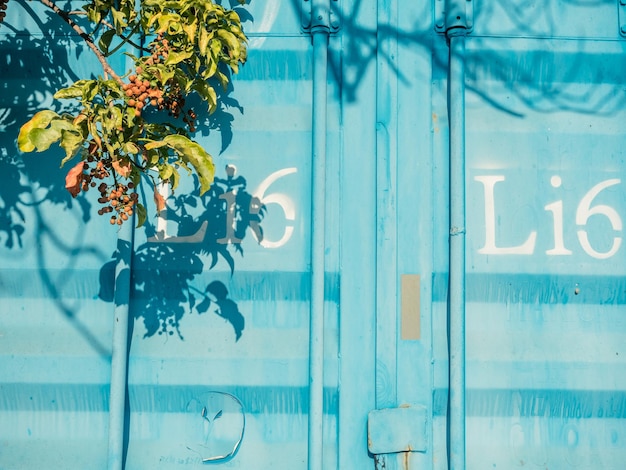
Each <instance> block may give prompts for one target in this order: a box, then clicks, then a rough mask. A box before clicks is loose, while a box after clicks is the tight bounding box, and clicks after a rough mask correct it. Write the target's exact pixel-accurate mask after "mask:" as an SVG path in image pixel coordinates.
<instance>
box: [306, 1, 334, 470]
mask: <svg viewBox="0 0 626 470" xmlns="http://www.w3.org/2000/svg"><path fill="white" fill-rule="evenodd" d="M310 32H311V38H312V44H313V90H312V92H313V97H312V104H313V112H312V119H313V122H312V123H311V132H312V145H311V160H312V162H311V166H312V178H311V192H312V204H311V271H312V272H311V314H310V317H311V319H310V326H309V436H308V468H309V470H322V468H323V465H324V460H323V456H324V277H325V276H324V273H325V272H326V270H325V266H326V263H325V257H326V249H325V247H326V240H325V239H326V228H325V227H326V140H327V139H326V134H327V124H326V122H327V119H326V114H327V109H328V106H327V99H328V98H327V92H328V86H327V81H328V36H329V34H330V5H329V4H328V1H326V0H312V1H311V29H310Z"/></svg>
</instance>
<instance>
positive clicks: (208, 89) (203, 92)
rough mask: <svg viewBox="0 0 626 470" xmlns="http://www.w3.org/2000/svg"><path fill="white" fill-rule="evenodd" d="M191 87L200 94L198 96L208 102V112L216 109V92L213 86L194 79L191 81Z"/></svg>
mask: <svg viewBox="0 0 626 470" xmlns="http://www.w3.org/2000/svg"><path fill="white" fill-rule="evenodd" d="M193 89H194V90H195V91H196V92H197V93H198V95H200V97H201V98H202V99H203V100H204V101H207V102H208V103H209V112H210V113H212V112H214V111H215V110H216V109H217V93H215V88H213V87H212V86H211V85H209V84H208V83H207V82H205V81H201V80H196V81H195V82H194V83H193Z"/></svg>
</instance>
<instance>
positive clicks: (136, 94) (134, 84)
mask: <svg viewBox="0 0 626 470" xmlns="http://www.w3.org/2000/svg"><path fill="white" fill-rule="evenodd" d="M137 71H138V72H141V67H137ZM128 78H129V80H130V83H125V84H124V86H123V90H124V92H125V93H126V96H127V97H128V98H129V100H128V106H130V107H131V108H135V116H137V117H139V116H140V115H141V110H142V109H143V108H144V107H145V106H146V104H147V103H148V102H149V103H150V104H151V105H152V106H159V107H163V105H164V103H165V100H164V99H163V91H162V90H159V89H157V88H153V87H152V86H151V85H150V82H149V81H148V80H143V79H142V78H141V77H138V76H137V75H131V76H130V77H128Z"/></svg>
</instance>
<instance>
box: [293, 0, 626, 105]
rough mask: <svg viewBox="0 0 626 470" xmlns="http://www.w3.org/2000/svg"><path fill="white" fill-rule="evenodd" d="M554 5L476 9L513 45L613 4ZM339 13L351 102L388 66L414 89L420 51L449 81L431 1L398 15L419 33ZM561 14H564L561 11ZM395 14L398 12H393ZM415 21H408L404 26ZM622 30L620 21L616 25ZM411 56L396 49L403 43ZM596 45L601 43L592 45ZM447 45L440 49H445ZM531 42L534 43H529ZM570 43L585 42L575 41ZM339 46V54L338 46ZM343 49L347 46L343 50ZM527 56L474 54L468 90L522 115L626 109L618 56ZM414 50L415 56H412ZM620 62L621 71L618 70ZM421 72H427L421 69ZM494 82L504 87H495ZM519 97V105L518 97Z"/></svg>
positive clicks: (335, 64) (354, 11)
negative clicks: (410, 70)
mask: <svg viewBox="0 0 626 470" xmlns="http://www.w3.org/2000/svg"><path fill="white" fill-rule="evenodd" d="M291 3H292V9H293V10H294V12H295V15H296V16H297V17H300V16H301V15H303V3H302V2H300V1H299V0H291ZM556 3H557V2H554V5H551V7H550V8H547V7H545V8H544V7H542V6H536V7H534V6H529V4H528V2H525V1H523V0H512V1H511V2H507V4H506V7H503V6H501V5H500V4H499V3H498V2H485V3H481V4H480V5H479V6H480V8H477V6H475V17H474V24H475V25H480V24H484V23H486V22H489V21H494V18H499V19H501V20H502V21H501V22H502V23H503V24H506V25H509V26H508V28H504V27H503V30H502V31H501V33H499V34H501V36H502V37H501V38H499V42H500V44H501V45H502V44H513V43H511V42H509V43H507V42H506V41H510V38H513V37H523V38H526V39H532V38H538V39H546V38H550V37H552V36H554V35H555V34H557V31H558V28H559V26H560V24H561V23H560V17H559V14H562V11H563V7H565V6H571V7H573V8H581V9H588V10H581V11H583V12H584V11H589V12H591V11H593V9H594V8H597V7H599V6H602V5H604V6H606V5H607V3H610V2H609V1H607V0H565V1H563V2H558V5H556ZM330 5H331V8H332V10H333V15H334V17H335V18H336V21H337V23H338V24H340V25H341V26H340V30H339V32H338V33H337V35H338V36H341V42H340V52H339V51H337V52H334V53H333V52H332V51H331V54H330V55H329V68H330V73H331V75H332V77H333V79H334V80H335V82H337V83H338V84H340V86H341V92H342V93H343V95H344V96H345V99H346V100H347V101H348V102H350V101H355V100H356V99H357V97H358V90H359V87H360V86H361V83H362V80H363V79H364V77H365V75H366V74H367V73H368V71H369V72H370V73H371V71H372V69H373V68H375V67H377V66H381V65H382V66H385V67H388V69H389V70H390V71H391V75H392V76H395V78H396V79H397V80H398V81H399V82H401V83H403V84H404V85H405V86H410V85H411V83H412V82H413V83H417V82H415V78H414V77H412V76H410V75H407V74H406V73H404V72H403V68H404V64H403V63H402V60H401V57H405V59H404V60H407V61H411V60H413V59H414V57H415V55H414V54H415V53H414V52H411V50H412V49H413V50H414V51H415V52H419V51H421V52H427V53H428V55H429V56H430V55H431V54H430V52H431V51H434V54H432V60H433V72H432V73H433V78H435V79H437V78H438V77H441V78H444V77H445V75H446V70H447V47H446V39H445V36H444V35H442V34H436V33H435V32H434V26H433V24H432V23H431V21H424V20H423V18H430V17H431V15H432V13H431V11H430V8H431V5H430V4H427V3H424V5H423V7H419V6H418V7H415V8H416V9H418V8H421V11H412V12H408V13H407V14H405V12H403V11H399V12H398V17H403V14H404V17H407V15H413V16H414V17H415V20H414V24H415V26H414V27H413V28H411V27H409V28H406V27H405V28H399V27H397V26H396V25H395V24H392V23H391V22H386V21H384V20H379V21H378V24H377V25H376V26H375V27H373V26H369V25H364V19H370V18H368V15H369V14H370V12H369V10H367V6H366V5H365V4H364V3H362V2H357V3H356V4H355V5H354V6H353V7H352V8H351V9H350V10H342V8H341V3H340V2H333V1H331V2H330ZM555 9H559V10H558V11H557V10H555ZM389 14H391V13H389ZM403 21H404V22H405V23H408V21H407V20H403ZM615 27H616V31H617V27H618V25H617V19H616V21H615ZM468 37H469V38H470V40H475V43H476V42H477V41H479V40H480V39H478V38H475V37H473V36H472V34H471V33H470V34H469V36H468ZM396 42H397V45H398V47H399V48H401V49H402V50H403V51H404V52H401V54H399V53H398V51H397V50H394V47H395V44H396ZM587 42H588V43H590V42H593V41H587ZM437 43H439V44H437ZM529 44H530V43H529ZM570 44H577V43H576V42H571V41H570ZM333 47H334V46H333V41H332V40H331V49H332V48H333ZM338 47H339V46H338ZM529 47H531V48H530V49H528V50H526V51H521V50H519V49H518V50H515V49H512V48H510V47H503V48H499V49H497V50H496V49H493V48H491V49H489V48H487V49H485V48H484V47H481V46H480V45H479V46H478V48H477V49H471V48H468V50H467V55H466V61H465V62H466V63H465V65H466V89H467V91H468V92H471V93H475V94H476V95H477V96H478V97H480V98H481V99H482V100H483V101H484V102H486V103H487V104H488V105H490V106H492V107H494V108H496V109H499V110H501V111H503V112H506V113H509V114H511V115H513V116H519V117H522V116H524V114H525V113H526V112H528V110H533V111H539V112H558V111H571V112H577V113H586V114H596V115H605V116H608V115H614V114H615V113H616V112H618V111H619V110H621V109H623V108H624V105H626V96H625V94H624V93H623V90H622V88H623V87H621V85H620V84H621V83H622V77H623V76H624V73H625V72H626V71H625V70H624V66H623V65H621V64H622V62H623V61H621V60H620V59H619V58H618V57H602V56H601V55H598V54H597V53H596V52H595V51H593V50H587V49H586V47H587V46H586V45H585V44H583V43H582V42H579V43H578V46H577V47H578V48H577V49H576V50H570V51H568V52H567V53H566V54H561V55H560V56H559V54H557V53H555V52H554V51H551V50H548V49H546V48H544V47H542V46H534V47H535V49H532V47H533V46H532V45H530V46H529ZM407 51H409V52H408V55H407ZM616 64H619V65H616ZM418 73H419V71H418ZM430 73H431V71H430V70H425V71H424V75H423V76H422V77H421V80H423V79H424V78H425V79H426V80H430V79H431V76H430ZM494 82H499V83H500V84H503V85H502V86H496V87H494V86H493V83H494ZM581 84H584V85H587V84H596V85H597V84H608V85H615V86H614V87H612V88H611V87H597V86H595V87H594V86H580V85H581ZM512 97H514V98H515V99H511V98H512Z"/></svg>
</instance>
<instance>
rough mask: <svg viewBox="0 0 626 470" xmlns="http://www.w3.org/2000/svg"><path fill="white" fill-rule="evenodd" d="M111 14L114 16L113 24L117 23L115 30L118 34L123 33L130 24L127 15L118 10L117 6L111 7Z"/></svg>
mask: <svg viewBox="0 0 626 470" xmlns="http://www.w3.org/2000/svg"><path fill="white" fill-rule="evenodd" d="M111 16H113V24H114V25H115V32H116V33H117V34H122V31H123V30H124V28H126V26H128V22H127V21H126V15H125V14H124V13H122V12H121V11H118V10H116V9H115V8H111Z"/></svg>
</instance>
